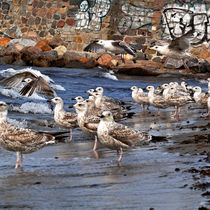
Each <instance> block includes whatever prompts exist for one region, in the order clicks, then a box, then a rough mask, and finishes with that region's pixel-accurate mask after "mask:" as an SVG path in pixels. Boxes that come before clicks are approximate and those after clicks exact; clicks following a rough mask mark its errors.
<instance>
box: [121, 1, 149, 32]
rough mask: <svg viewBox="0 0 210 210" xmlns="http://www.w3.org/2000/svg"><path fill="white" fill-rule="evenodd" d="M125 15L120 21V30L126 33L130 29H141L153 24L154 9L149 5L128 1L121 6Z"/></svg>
mask: <svg viewBox="0 0 210 210" xmlns="http://www.w3.org/2000/svg"><path fill="white" fill-rule="evenodd" d="M121 11H122V13H123V15H124V16H123V17H122V18H121V19H120V20H119V22H118V27H117V28H118V31H119V32H120V33H121V34H125V33H126V32H128V31H129V30H130V29H134V30H137V29H140V28H142V27H145V26H146V27H150V26H151V24H152V17H153V9H152V8H148V7H141V6H136V5H134V4H130V3H128V2H126V3H124V4H123V5H122V7H121Z"/></svg>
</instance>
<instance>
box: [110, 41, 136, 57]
mask: <svg viewBox="0 0 210 210" xmlns="http://www.w3.org/2000/svg"><path fill="white" fill-rule="evenodd" d="M112 44H113V45H114V46H116V47H117V45H119V46H120V47H122V48H123V49H124V50H125V51H126V52H127V53H128V54H131V55H133V56H136V54H135V52H134V50H133V49H132V48H131V46H130V45H128V44H126V43H125V42H124V41H114V42H113V43H112Z"/></svg>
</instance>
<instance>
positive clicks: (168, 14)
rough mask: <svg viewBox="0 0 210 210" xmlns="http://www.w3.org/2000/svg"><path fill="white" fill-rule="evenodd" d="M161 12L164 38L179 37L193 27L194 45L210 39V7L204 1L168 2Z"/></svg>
mask: <svg viewBox="0 0 210 210" xmlns="http://www.w3.org/2000/svg"><path fill="white" fill-rule="evenodd" d="M162 13H163V24H162V26H163V28H164V31H163V37H164V38H172V39H173V38H175V37H180V36H181V35H183V34H185V33H187V32H188V31H190V30H192V29H193V30H194V31H195V33H194V35H195V37H194V39H193V44H194V45H197V44H201V43H203V42H208V41H210V9H207V6H206V4H205V3H204V2H195V3H184V4H178V3H168V4H167V5H165V7H164V8H163V12H162Z"/></svg>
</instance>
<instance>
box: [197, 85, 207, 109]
mask: <svg viewBox="0 0 210 210" xmlns="http://www.w3.org/2000/svg"><path fill="white" fill-rule="evenodd" d="M193 90H194V94H193V98H194V100H195V102H196V103H198V104H200V105H204V106H206V104H207V100H208V95H209V94H208V93H202V89H201V87H199V86H196V87H194V88H193Z"/></svg>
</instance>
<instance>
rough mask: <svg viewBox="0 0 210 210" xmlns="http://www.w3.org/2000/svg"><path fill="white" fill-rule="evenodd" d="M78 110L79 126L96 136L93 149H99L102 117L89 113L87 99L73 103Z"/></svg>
mask: <svg viewBox="0 0 210 210" xmlns="http://www.w3.org/2000/svg"><path fill="white" fill-rule="evenodd" d="M73 107H74V108H75V110H76V112H77V121H78V125H79V127H80V128H81V129H82V130H83V131H84V132H85V133H87V134H89V135H92V136H94V137H95V143H94V146H93V151H95V150H96V149H97V143H98V138H97V127H98V124H99V122H100V118H99V117H97V116H94V115H91V114H89V113H88V104H87V102H86V101H83V102H79V103H76V104H75V105H73Z"/></svg>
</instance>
